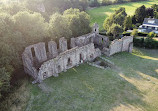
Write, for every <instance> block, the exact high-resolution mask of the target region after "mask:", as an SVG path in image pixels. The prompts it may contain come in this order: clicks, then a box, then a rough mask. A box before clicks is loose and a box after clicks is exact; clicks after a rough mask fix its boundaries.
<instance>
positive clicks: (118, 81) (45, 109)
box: [26, 49, 158, 111]
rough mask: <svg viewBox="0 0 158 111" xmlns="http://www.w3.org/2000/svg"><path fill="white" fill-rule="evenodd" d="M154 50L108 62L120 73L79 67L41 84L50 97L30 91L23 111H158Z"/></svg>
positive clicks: (157, 52) (35, 89)
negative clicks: (47, 89) (112, 63)
mask: <svg viewBox="0 0 158 111" xmlns="http://www.w3.org/2000/svg"><path fill="white" fill-rule="evenodd" d="M157 55H158V50H145V49H135V50H134V52H133V53H132V54H128V53H126V52H125V53H120V54H116V55H114V56H112V57H110V58H108V59H110V60H111V61H113V62H114V63H115V64H116V65H117V66H118V67H119V68H120V71H115V70H112V69H107V70H102V69H98V68H95V67H92V66H89V65H87V64H83V65H80V66H79V67H75V68H73V69H70V70H68V71H67V72H65V73H61V74H60V76H59V77H58V78H54V77H51V78H49V79H47V80H45V81H44V83H45V84H47V86H48V87H49V89H51V91H52V92H51V93H48V94H46V93H44V92H42V91H41V90H40V89H39V88H38V87H37V86H36V85H29V87H30V88H31V92H30V96H31V97H30V100H29V102H28V104H27V108H26V111H56V110H57V111H74V110H75V111H76V110H77V111H109V110H112V111H113V110H114V111H116V110H117V111H137V110H148V111H157V110H158V56H157Z"/></svg>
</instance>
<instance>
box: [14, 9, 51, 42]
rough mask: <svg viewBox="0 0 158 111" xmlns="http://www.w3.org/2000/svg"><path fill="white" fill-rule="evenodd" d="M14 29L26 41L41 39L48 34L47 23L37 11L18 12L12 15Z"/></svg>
mask: <svg viewBox="0 0 158 111" xmlns="http://www.w3.org/2000/svg"><path fill="white" fill-rule="evenodd" d="M13 18H14V22H15V29H16V31H18V32H19V33H21V34H22V36H23V37H24V38H25V40H26V42H27V43H36V42H39V41H42V40H43V39H44V38H45V37H47V36H48V23H45V22H44V18H43V17H42V16H41V14H39V13H35V12H34V13H29V12H27V11H24V12H18V13H17V14H16V15H14V16H13Z"/></svg>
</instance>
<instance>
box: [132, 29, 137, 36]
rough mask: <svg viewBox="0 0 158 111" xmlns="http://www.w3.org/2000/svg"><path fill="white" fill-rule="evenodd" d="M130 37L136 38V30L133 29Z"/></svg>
mask: <svg viewBox="0 0 158 111" xmlns="http://www.w3.org/2000/svg"><path fill="white" fill-rule="evenodd" d="M131 35H132V36H134V37H136V36H137V35H138V30H137V29H134V30H133V31H132V33H131Z"/></svg>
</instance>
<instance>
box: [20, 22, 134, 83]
mask: <svg viewBox="0 0 158 111" xmlns="http://www.w3.org/2000/svg"><path fill="white" fill-rule="evenodd" d="M68 45H69V47H68ZM132 48H133V37H132V36H127V37H123V38H121V39H119V40H118V39H116V40H114V41H112V42H111V43H110V41H109V38H108V37H106V36H103V35H100V34H99V26H98V25H97V24H94V27H93V31H92V32H91V33H89V34H86V35H83V36H80V37H76V38H71V40H70V44H68V42H67V40H66V39H65V38H64V37H63V38H60V39H59V48H57V44H56V43H55V42H54V41H49V42H48V43H44V42H40V43H37V44H34V45H30V46H28V47H26V48H25V50H24V52H23V54H22V60H23V66H24V70H25V72H26V73H27V74H29V75H31V76H32V77H33V78H34V79H35V82H42V81H43V80H44V79H46V78H48V77H51V76H54V77H57V76H58V74H59V73H60V72H62V71H66V70H67V69H70V68H72V67H74V66H78V65H79V64H82V63H84V62H87V61H93V60H94V59H95V58H96V57H99V56H101V54H105V55H107V56H111V55H113V54H115V53H118V52H122V51H127V52H132Z"/></svg>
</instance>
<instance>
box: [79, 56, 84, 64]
mask: <svg viewBox="0 0 158 111" xmlns="http://www.w3.org/2000/svg"><path fill="white" fill-rule="evenodd" d="M79 62H80V63H83V56H82V54H80V61H79Z"/></svg>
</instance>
